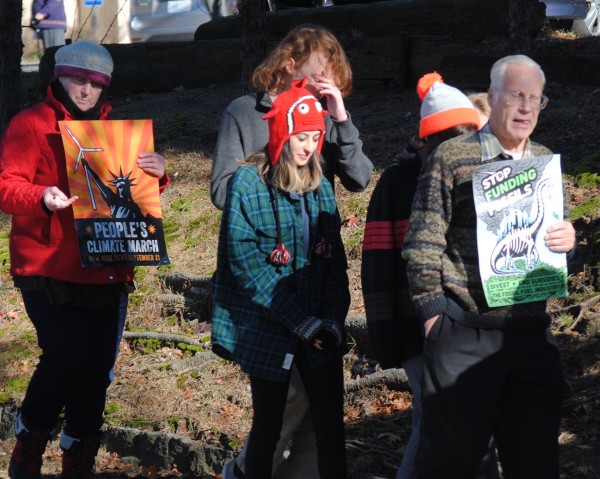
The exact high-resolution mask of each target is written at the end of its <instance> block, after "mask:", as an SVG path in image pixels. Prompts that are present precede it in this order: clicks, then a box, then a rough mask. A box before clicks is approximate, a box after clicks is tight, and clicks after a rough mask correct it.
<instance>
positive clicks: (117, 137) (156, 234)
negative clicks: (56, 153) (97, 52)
mask: <svg viewBox="0 0 600 479" xmlns="http://www.w3.org/2000/svg"><path fill="white" fill-rule="evenodd" d="M59 127H60V131H61V136H62V140H63V144H64V147H65V154H66V159H67V177H68V179H69V189H70V192H71V195H72V196H78V197H79V199H78V200H77V201H76V202H75V203H74V204H73V213H74V216H75V227H76V229H77V234H78V236H79V248H80V253H81V261H82V264H83V265H84V266H106V265H109V264H112V265H162V264H169V258H168V256H167V249H166V244H165V239H164V233H163V225H162V212H161V207H160V197H159V187H158V179H157V178H154V177H152V176H150V175H148V174H147V173H145V172H144V170H142V169H141V168H140V167H139V166H138V164H137V158H138V155H139V154H140V153H143V152H149V151H154V140H153V136H152V121H151V120H113V121H101V120H98V121H61V122H59Z"/></svg>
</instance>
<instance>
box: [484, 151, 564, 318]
mask: <svg viewBox="0 0 600 479" xmlns="http://www.w3.org/2000/svg"><path fill="white" fill-rule="evenodd" d="M473 194H474V197H475V207H476V211H477V249H478V253H479V270H480V274H481V281H482V284H483V288H484V291H485V295H486V299H487V302H488V305H489V306H490V307H496V306H506V305H510V304H517V303H526V302H530V301H539V300H544V299H548V298H556V297H563V296H566V295H567V260H566V254H564V253H553V252H552V251H550V249H548V247H547V246H546V245H545V243H544V236H545V234H546V229H547V228H548V226H550V225H551V224H553V223H556V222H558V221H561V220H562V219H563V211H564V209H563V208H564V206H563V189H562V179H561V168H560V155H548V156H542V157H535V158H527V159H521V160H505V161H495V162H491V163H486V164H485V165H482V166H480V167H479V168H478V169H477V170H476V171H475V173H474V175H473Z"/></svg>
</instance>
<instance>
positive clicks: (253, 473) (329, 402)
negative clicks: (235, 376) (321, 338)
mask: <svg viewBox="0 0 600 479" xmlns="http://www.w3.org/2000/svg"><path fill="white" fill-rule="evenodd" d="M294 361H295V364H296V367H297V368H298V371H299V373H300V376H301V378H302V382H303V383H304V387H305V388H306V393H307V395H308V401H309V404H310V414H311V419H312V421H313V428H314V430H315V435H316V438H317V455H318V465H319V476H320V479H346V451H345V442H344V378H343V368H342V358H341V357H338V358H335V359H332V360H331V361H328V362H327V363H325V364H322V365H321V366H318V367H316V368H310V366H309V364H308V359H307V357H306V350H305V349H304V346H300V347H299V348H298V351H297V352H296V357H295V359H294ZM288 382H289V380H288ZM288 382H285V383H284V382H278V381H270V380H266V379H261V378H258V377H254V376H251V377H250V385H251V387H252V406H253V408H254V418H253V420H252V430H251V431H250V438H249V441H248V449H247V454H246V476H245V477H246V479H269V478H270V477H271V468H272V463H273V454H274V452H275V446H276V444H277V441H278V440H279V434H280V431H281V424H282V418H283V411H284V408H285V401H286V398H287V392H288Z"/></svg>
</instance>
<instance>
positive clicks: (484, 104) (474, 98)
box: [467, 92, 491, 117]
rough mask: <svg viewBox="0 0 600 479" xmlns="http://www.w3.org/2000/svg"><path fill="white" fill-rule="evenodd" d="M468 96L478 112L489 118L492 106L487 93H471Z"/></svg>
mask: <svg viewBox="0 0 600 479" xmlns="http://www.w3.org/2000/svg"><path fill="white" fill-rule="evenodd" d="M467 96H468V97H469V100H471V103H473V106H474V107H475V109H476V110H477V111H478V112H481V113H482V114H483V115H485V116H487V117H489V116H490V112H491V109H490V104H489V103H488V94H487V93H486V92H477V93H470V94H469V95H467Z"/></svg>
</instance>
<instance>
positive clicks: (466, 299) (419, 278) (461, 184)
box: [402, 133, 566, 329]
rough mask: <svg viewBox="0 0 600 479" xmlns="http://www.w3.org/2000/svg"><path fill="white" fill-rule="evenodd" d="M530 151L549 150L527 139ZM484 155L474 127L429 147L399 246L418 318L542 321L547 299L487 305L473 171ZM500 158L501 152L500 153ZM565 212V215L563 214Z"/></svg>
mask: <svg viewBox="0 0 600 479" xmlns="http://www.w3.org/2000/svg"><path fill="white" fill-rule="evenodd" d="M530 148H531V154H532V156H542V155H548V154H551V152H550V150H548V149H547V148H546V147H544V146H541V145H539V144H536V143H533V142H531V143H530ZM496 159H499V158H492V159H485V158H484V159H483V160H482V145H481V142H480V137H479V134H478V133H471V134H467V135H462V136H459V137H457V138H453V139H451V140H449V141H447V142H445V143H443V144H442V145H440V147H439V148H438V149H437V150H436V151H435V152H434V153H433V155H432V157H431V161H430V162H429V164H428V168H427V170H426V171H424V172H423V173H422V177H421V178H420V180H419V185H418V187H417V192H416V194H415V199H414V203H413V209H412V214H411V217H410V223H409V228H408V231H407V234H406V239H405V243H404V248H403V253H402V255H403V257H404V259H406V260H407V261H408V267H407V274H408V279H409V286H410V292H411V296H412V298H413V301H414V303H415V305H416V307H417V311H418V313H419V316H420V318H421V320H423V321H426V320H427V319H430V318H433V317H434V316H437V315H439V314H447V315H448V316H450V317H451V318H453V319H455V320H457V321H459V322H461V323H463V324H466V325H469V326H473V327H479V328H484V329H529V328H540V327H546V326H548V324H549V321H550V317H549V315H548V314H547V313H546V301H537V302H531V303H524V304H517V305H512V306H505V307H500V308H490V307H489V306H488V305H487V302H486V300H485V296H484V291H483V287H482V284H481V279H480V274H479V262H478V255H477V231H476V213H475V204H474V200H473V189H472V175H473V171H474V170H475V169H476V168H477V167H479V166H481V165H482V164H485V163H489V162H491V161H495V160H496ZM502 159H503V158H502ZM565 217H566V215H565Z"/></svg>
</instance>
